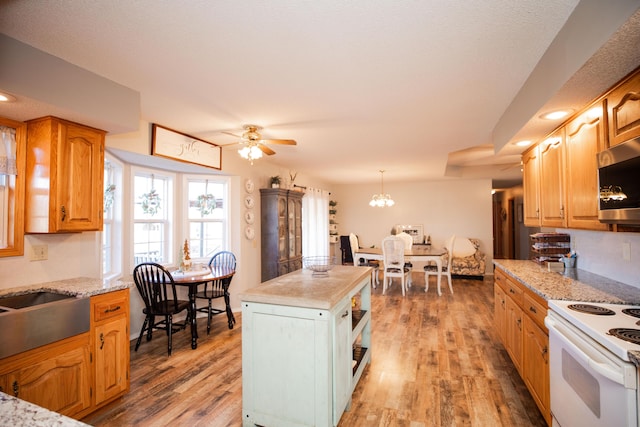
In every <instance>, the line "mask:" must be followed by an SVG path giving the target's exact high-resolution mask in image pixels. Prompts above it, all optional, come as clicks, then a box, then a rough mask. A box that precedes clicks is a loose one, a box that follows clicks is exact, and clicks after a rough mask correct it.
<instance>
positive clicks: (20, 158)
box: [0, 117, 27, 257]
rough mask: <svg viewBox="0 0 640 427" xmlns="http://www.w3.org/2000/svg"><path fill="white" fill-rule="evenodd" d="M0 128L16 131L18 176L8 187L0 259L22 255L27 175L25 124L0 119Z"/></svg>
mask: <svg viewBox="0 0 640 427" xmlns="http://www.w3.org/2000/svg"><path fill="white" fill-rule="evenodd" d="M0 126H7V127H10V128H13V129H15V130H16V166H17V169H18V175H16V176H15V180H14V184H13V186H9V199H8V202H9V203H8V205H9V206H8V209H7V212H6V214H7V216H8V218H7V219H8V221H7V230H6V232H7V237H8V241H9V244H8V246H7V247H6V248H0V257H12V256H23V255H24V221H25V189H26V181H27V180H26V174H27V124H26V123H23V122H18V121H15V120H11V119H6V118H4V117H0Z"/></svg>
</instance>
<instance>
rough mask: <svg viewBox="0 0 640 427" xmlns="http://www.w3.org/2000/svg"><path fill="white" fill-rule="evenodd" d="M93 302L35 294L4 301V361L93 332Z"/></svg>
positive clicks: (0, 306) (0, 323) (0, 309)
mask: <svg viewBox="0 0 640 427" xmlns="http://www.w3.org/2000/svg"><path fill="white" fill-rule="evenodd" d="M89 311H90V308H89V298H76V297H74V296H71V295H64V294H59V293H55V292H42V291H39V292H33V293H27V294H22V295H14V296H9V297H1V298H0V359H2V358H4V357H8V356H12V355H14V354H18V353H21V352H23V351H27V350H31V349H32V348H36V347H40V346H43V345H46V344H50V343H52V342H55V341H59V340H62V339H65V338H69V337H72V336H74V335H78V334H81V333H84V332H87V331H89Z"/></svg>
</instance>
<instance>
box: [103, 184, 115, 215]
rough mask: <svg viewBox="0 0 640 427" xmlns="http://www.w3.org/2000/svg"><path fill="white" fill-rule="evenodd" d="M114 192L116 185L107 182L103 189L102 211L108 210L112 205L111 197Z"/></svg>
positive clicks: (112, 197)
mask: <svg viewBox="0 0 640 427" xmlns="http://www.w3.org/2000/svg"><path fill="white" fill-rule="evenodd" d="M115 192H116V185H115V184H109V185H107V188H105V190H104V211H105V212H106V211H108V210H109V209H110V208H111V206H112V205H113V199H114V196H115Z"/></svg>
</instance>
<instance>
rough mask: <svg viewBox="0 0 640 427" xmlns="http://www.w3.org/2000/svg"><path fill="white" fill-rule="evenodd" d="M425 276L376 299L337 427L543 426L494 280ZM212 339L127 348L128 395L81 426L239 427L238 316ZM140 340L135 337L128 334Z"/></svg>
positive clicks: (160, 339)
mask: <svg viewBox="0 0 640 427" xmlns="http://www.w3.org/2000/svg"><path fill="white" fill-rule="evenodd" d="M421 276H422V275H419V274H415V275H414V286H413V287H412V288H411V289H409V291H408V294H407V296H406V297H404V298H403V297H402V294H401V291H400V288H399V286H398V284H394V285H393V286H392V287H391V288H390V289H389V290H388V291H387V294H386V295H382V286H378V288H377V289H374V290H373V295H372V306H373V309H372V314H373V317H372V319H373V320H372V321H373V327H372V330H373V332H372V348H373V355H372V362H371V365H370V366H368V367H367V368H366V369H365V372H364V375H363V376H362V378H361V380H360V383H359V384H358V386H357V387H356V390H355V392H354V394H353V401H352V406H351V409H350V410H349V411H347V412H345V413H344V414H343V416H342V418H341V420H340V424H339V427H348V426H349V427H350V426H371V427H373V426H407V427H422V426H453V425H467V426H498V425H503V426H525V425H527V426H545V425H546V424H545V421H544V419H543V417H542V415H541V414H540V412H539V411H538V408H537V407H536V405H535V403H534V402H533V399H532V398H531V396H530V395H529V392H528V390H527V388H526V386H525V385H524V383H523V382H522V380H521V379H520V377H519V375H518V373H517V371H516V370H515V367H514V366H513V364H512V363H511V360H510V359H509V356H508V355H507V353H506V351H505V350H504V348H503V347H502V345H501V344H500V343H499V341H498V338H497V336H496V334H495V333H494V330H493V323H492V322H493V280H492V279H485V280H484V282H483V281H479V280H466V279H454V282H453V289H454V292H455V294H453V295H451V294H450V293H449V291H448V289H446V284H443V292H442V296H441V297H438V295H437V293H436V286H435V278H433V277H432V278H431V281H430V286H429V292H428V293H425V292H424V279H423V278H422V277H421ZM236 320H237V324H236V326H235V327H234V329H233V330H229V329H228V328H227V322H226V318H225V317H224V316H216V317H215V318H214V321H213V325H212V330H211V335H209V336H207V334H206V320H205V319H198V326H199V333H200V339H199V344H198V348H197V349H196V350H191V346H190V334H189V331H188V330H185V331H183V332H179V333H177V334H175V335H174V342H173V354H172V355H171V357H167V340H166V336H164V335H162V334H160V333H158V334H156V335H154V338H153V340H152V341H150V342H146V341H143V343H142V344H141V346H140V348H139V350H138V352H134V351H133V346H134V344H135V342H132V343H131V344H132V345H131V349H132V351H131V391H130V392H129V393H128V394H127V395H126V396H125V397H123V398H121V399H119V400H117V401H115V402H113V403H112V404H110V405H108V406H107V407H105V408H103V409H101V410H100V411H98V412H96V413H94V414H92V415H90V416H89V417H86V418H85V419H83V420H82V421H84V422H86V423H88V424H91V425H95V426H133V425H136V426H165V425H172V426H240V425H241V424H242V360H241V335H240V334H241V330H242V328H241V324H242V316H241V315H240V313H236ZM134 332H137V331H134Z"/></svg>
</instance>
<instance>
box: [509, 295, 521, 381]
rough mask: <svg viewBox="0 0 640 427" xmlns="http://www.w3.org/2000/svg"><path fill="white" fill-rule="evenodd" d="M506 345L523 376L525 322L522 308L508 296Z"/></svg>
mask: <svg viewBox="0 0 640 427" xmlns="http://www.w3.org/2000/svg"><path fill="white" fill-rule="evenodd" d="M506 306H507V322H506V328H505V332H506V340H505V341H506V345H505V347H506V348H507V352H508V353H509V356H510V357H511V360H512V361H513V364H514V365H515V367H516V369H517V370H518V373H519V374H520V376H522V352H523V348H522V347H523V334H524V332H523V324H522V316H523V315H522V309H521V308H520V307H519V306H518V305H517V304H516V303H515V302H514V301H513V300H512V299H511V298H507V302H506Z"/></svg>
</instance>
